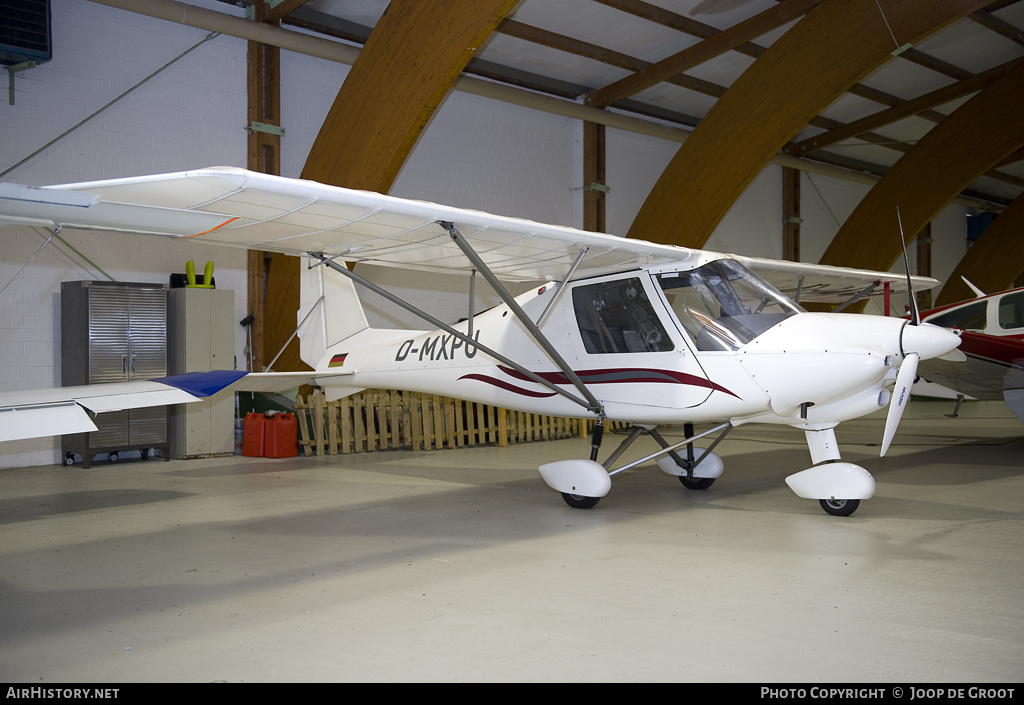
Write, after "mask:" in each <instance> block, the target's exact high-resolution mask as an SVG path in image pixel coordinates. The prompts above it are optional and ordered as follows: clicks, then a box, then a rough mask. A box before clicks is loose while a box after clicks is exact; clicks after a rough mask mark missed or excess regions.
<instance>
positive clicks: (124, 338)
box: [87, 285, 128, 384]
mask: <svg viewBox="0 0 1024 705" xmlns="http://www.w3.org/2000/svg"><path fill="white" fill-rule="evenodd" d="M87 291H88V292H89V379H88V381H87V383H88V384H100V383H102V382H124V381H125V380H127V379H128V290H127V289H126V288H125V287H123V286H102V285H93V286H90V287H88V289H87Z"/></svg>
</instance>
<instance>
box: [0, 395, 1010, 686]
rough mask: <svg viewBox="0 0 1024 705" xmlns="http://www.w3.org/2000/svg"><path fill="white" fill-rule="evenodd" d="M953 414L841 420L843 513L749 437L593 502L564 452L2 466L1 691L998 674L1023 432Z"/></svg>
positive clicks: (787, 452)
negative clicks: (575, 495) (691, 483)
mask: <svg viewBox="0 0 1024 705" xmlns="http://www.w3.org/2000/svg"><path fill="white" fill-rule="evenodd" d="M926 406H927V405H926ZM914 408H915V406H914V405H912V406H911V409H912V410H913V409H914ZM979 409H980V410H979ZM950 410H951V409H950V408H949V405H943V406H941V409H940V408H939V407H935V406H931V407H930V411H931V412H933V413H932V414H929V413H927V410H926V413H924V414H923V415H922V414H918V416H923V418H907V419H905V420H904V425H903V426H902V427H901V429H900V432H899V434H898V435H897V439H896V443H895V445H894V447H893V449H892V450H891V451H890V454H889V455H888V456H887V457H886V458H884V459H879V458H878V457H877V454H878V445H877V444H878V442H879V439H880V436H881V423H882V422H881V421H880V420H878V419H869V420H863V421H856V422H848V423H846V424H843V425H842V426H841V427H840V429H839V431H840V433H839V439H840V442H841V444H842V447H843V451H844V457H845V458H846V459H848V460H851V461H853V462H859V463H861V464H863V465H864V466H865V467H866V468H868V469H869V470H870V471H871V472H872V473H873V474H874V475H875V477H876V479H877V482H878V489H877V493H876V496H875V497H874V498H873V499H871V500H868V501H865V502H864V503H862V505H861V507H860V509H859V510H858V512H857V513H856V514H855V515H853V516H852V517H848V518H836V517H830V516H828V515H826V514H825V513H824V512H823V511H822V510H821V509H820V508H819V507H818V504H817V502H814V501H809V500H802V499H799V498H797V497H796V496H795V495H793V494H792V493H791V492H790V490H789V489H788V488H787V487H786V485H785V484H784V481H783V478H784V477H785V476H786V475H787V474H789V473H791V472H793V471H795V470H797V469H802V468H803V467H805V466H806V465H807V464H808V461H809V456H808V453H807V450H806V447H805V445H804V443H803V440H802V434H800V433H799V432H796V431H793V430H791V429H777V428H768V427H740V428H738V429H736V430H735V431H734V432H733V434H732V435H731V436H730V437H729V439H728V441H727V442H726V443H725V444H723V446H720V448H721V450H722V455H723V457H724V459H725V463H726V471H725V475H724V476H723V477H722V478H721V479H720V480H718V482H716V484H715V485H714V486H713V487H712V488H711V489H709V490H707V491H688V490H685V489H684V488H683V487H682V486H681V485H680V484H679V483H678V482H677V481H676V480H675V479H673V478H670V477H667V476H664V475H662V474H661V473H659V472H658V471H657V470H656V469H654V470H647V471H644V472H636V473H631V474H629V475H626V476H622V477H619V478H617V479H616V481H615V484H614V485H613V489H612V493H611V494H610V495H609V496H608V497H606V498H605V499H603V500H602V501H601V503H600V504H599V505H598V506H597V507H596V508H594V509H592V510H574V509H570V508H569V507H567V506H566V505H565V504H564V503H563V502H562V500H561V498H560V497H559V496H558V495H556V494H555V493H553V492H551V491H550V490H548V489H547V488H546V487H545V486H544V485H543V484H542V482H541V481H540V479H539V476H538V475H537V472H536V467H537V466H538V465H539V464H541V463H542V462H547V461H550V460H552V459H556V458H568V457H577V456H580V455H581V454H585V453H586V452H587V445H588V444H587V442H586V441H574V440H569V441H553V442H546V443H533V444H528V445H520V446H516V447H511V448H507V449H498V448H469V449H460V450H454V451H435V452H421V453H412V452H388V453H380V454H372V455H371V454H361V455H349V456H335V457H327V458H316V457H310V458H303V457H300V458H298V459H289V460H267V459H249V458H242V457H234V458H223V459H209V460H192V461H171V462H167V463H165V462H161V461H159V460H157V461H154V460H149V461H145V462H143V461H136V462H129V461H124V460H123V461H121V462H119V463H115V464H107V463H106V462H97V463H96V464H94V465H93V467H92V468H91V469H90V470H83V469H82V468H81V467H80V466H75V467H72V468H64V467H61V466H51V467H36V468H27V469H14V470H4V471H0V483H2V484H0V487H2V491H0V496H2V500H0V528H2V534H0V536H2V541H0V579H2V584H0V681H6V682H18V683H31V684H40V683H45V682H65V683H71V682H74V683H86V682H106V683H114V682H122V683H129V682H208V681H229V682H280V681H293V682H294V681H701V682H706V681H711V682H723V681H727V682H770V683H778V682H806V683H810V682H815V683H823V682H872V683H922V682H932V683H934V682H976V683H989V682H1019V681H1021V680H1024V599H1022V585H1024V530H1022V526H1021V524H1022V519H1024V508H1022V500H1024V468H1022V467H1021V466H1022V462H1021V461H1022V459H1024V427H1022V426H1021V424H1020V422H1019V421H1017V420H1016V419H1015V418H1013V417H1012V416H1010V415H1009V414H1008V412H1007V411H1006V410H1005V407H1002V405H998V410H997V411H995V412H991V413H990V412H988V411H985V410H984V409H983V408H981V407H979V408H976V409H974V410H973V411H972V410H966V413H969V414H971V415H970V416H967V417H961V418H959V419H947V418H945V417H943V416H942V413H945V412H948V411H950ZM940 411H941V413H940ZM611 442H612V439H609V440H607V441H606V446H605V447H606V449H608V448H609V447H610V445H611ZM644 446H645V447H646V444H644ZM643 450H644V451H645V449H643ZM645 452H646V451H645Z"/></svg>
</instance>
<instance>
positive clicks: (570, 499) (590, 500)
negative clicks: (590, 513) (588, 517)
mask: <svg viewBox="0 0 1024 705" xmlns="http://www.w3.org/2000/svg"><path fill="white" fill-rule="evenodd" d="M562 499H564V500H565V503H566V504H568V505H569V506H570V507H572V508H573V509H591V508H592V507H594V505H596V504H597V503H598V502H600V501H601V498H600V497H585V496H583V495H581V494H569V493H568V492H563V493H562Z"/></svg>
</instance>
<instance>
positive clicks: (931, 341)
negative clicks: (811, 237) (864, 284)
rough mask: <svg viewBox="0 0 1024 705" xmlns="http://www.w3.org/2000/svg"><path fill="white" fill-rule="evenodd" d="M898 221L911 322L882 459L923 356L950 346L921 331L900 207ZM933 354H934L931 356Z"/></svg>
mask: <svg viewBox="0 0 1024 705" xmlns="http://www.w3.org/2000/svg"><path fill="white" fill-rule="evenodd" d="M896 219H897V221H898V222H899V226H900V243H901V244H902V246H903V265H904V267H905V268H906V271H907V296H908V297H909V299H910V321H908V322H907V324H906V325H904V326H903V327H902V328H901V329H900V351H901V352H902V354H903V362H902V363H900V366H899V371H898V372H897V373H896V386H895V387H894V388H893V390H892V398H891V399H890V401H889V411H888V413H887V414H886V417H885V431H884V432H883V434H882V452H881V455H882V456H884V455H885V453H886V451H888V450H889V444H890V443H892V439H893V436H895V435H896V429H897V428H898V427H899V425H900V419H902V418H903V412H904V411H905V410H906V408H907V404H908V403H909V402H910V388H911V387H912V386H914V381H915V380H916V379H917V366H918V364H919V363H920V362H921V353H922V352H924V353H926V355H927V357H935V356H937V355H941V354H944V353H946V352H948V350H945V349H941V350H935V349H934V348H935V347H946V346H947V345H948V343H947V341H942V338H945V337H947V336H938V339H936V336H934V335H932V334H931V333H930V332H929V331H926V330H923V329H922V328H921V312H920V310H919V309H918V307H917V299H916V298H915V297H914V286H913V282H912V281H911V278H910V260H909V259H908V258H907V241H906V238H905V237H904V236H903V219H902V218H901V217H900V209H899V208H897V209H896ZM936 330H942V329H936ZM951 335H955V334H951ZM954 347H955V346H954ZM929 348H931V349H929ZM933 352H934V354H932V353H933Z"/></svg>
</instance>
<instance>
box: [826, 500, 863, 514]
mask: <svg viewBox="0 0 1024 705" xmlns="http://www.w3.org/2000/svg"><path fill="white" fill-rule="evenodd" d="M818 503H819V504H820V505H821V508H822V509H824V510H825V513H826V514H831V515H832V516H834V517H848V516H850V515H851V514H853V513H854V512H855V511H857V507H859V506H860V500H859V499H835V498H834V497H833V498H830V499H819V500H818Z"/></svg>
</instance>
